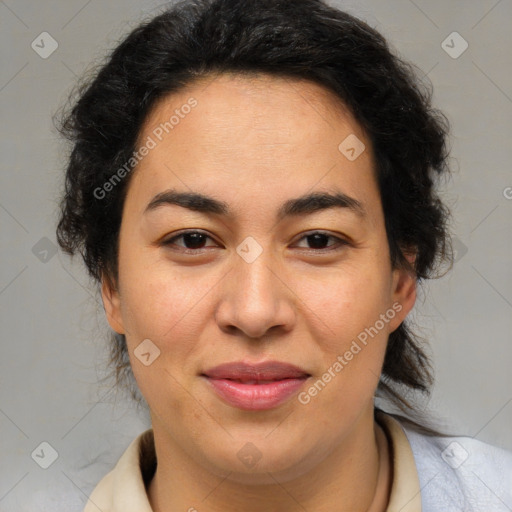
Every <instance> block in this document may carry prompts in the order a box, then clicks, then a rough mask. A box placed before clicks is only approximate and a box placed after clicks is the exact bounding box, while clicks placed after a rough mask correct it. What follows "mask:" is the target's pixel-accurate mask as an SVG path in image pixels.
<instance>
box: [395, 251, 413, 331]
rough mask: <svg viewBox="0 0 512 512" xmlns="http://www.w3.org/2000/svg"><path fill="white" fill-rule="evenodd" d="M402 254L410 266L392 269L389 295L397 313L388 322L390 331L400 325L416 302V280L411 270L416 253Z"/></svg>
mask: <svg viewBox="0 0 512 512" xmlns="http://www.w3.org/2000/svg"><path fill="white" fill-rule="evenodd" d="M404 256H405V258H406V259H407V261H408V262H409V263H410V265H411V267H412V268H411V269H407V268H400V269H394V270H393V280H392V290H391V292H392V294H391V296H392V300H393V305H394V306H393V309H394V310H395V311H396V312H397V313H396V315H395V317H394V318H393V319H392V320H390V322H389V325H390V332H393V331H394V330H396V329H397V328H398V327H399V326H400V324H401V323H402V322H403V321H404V320H405V317H406V316H407V315H408V314H409V312H410V311H411V310H412V308H413V307H414V303H415V302H416V284H417V280H416V274H415V272H414V270H413V269H414V262H415V260H416V253H411V252H407V253H404ZM395 304H396V305H395Z"/></svg>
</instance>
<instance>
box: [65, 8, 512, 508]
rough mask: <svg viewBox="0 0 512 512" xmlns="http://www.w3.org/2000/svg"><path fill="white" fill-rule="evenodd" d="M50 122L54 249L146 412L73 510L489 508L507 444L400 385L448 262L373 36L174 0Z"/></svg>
mask: <svg viewBox="0 0 512 512" xmlns="http://www.w3.org/2000/svg"><path fill="white" fill-rule="evenodd" d="M62 131H63V133H64V134H66V135H67V136H68V137H69V138H70V139H71V141H72V142H73V151H72V153H71V156H70V160H69V164H68V169H67V176H66V192H65V196H64V198H63V202H62V214H61V219H60V223H59V226H58V239H59V243H60V245H61V247H62V248H63V249H64V250H65V251H67V252H68V253H70V254H74V253H76V252H79V253H80V254H82V256H83V258H84V261H85V263H86V265H87V268H88V270H89V272H90V274H91V275H92V276H93V277H94V278H95V279H96V280H97V281H98V283H99V284H100V285H101V291H102V297H103V303H104V307H105V312H106V316H107V319H108V321H109V324H110V326H111V327H112V330H113V332H114V333H115V335H114V337H113V345H112V354H113V361H114V362H115V364H116V365H117V367H116V371H117V372H118V375H122V374H123V372H126V370H128V373H129V372H130V371H132V372H133V376H134V379H135V381H136V384H137V387H138V389H140V392H141V394H142V396H143V397H144V399H145V401H146V402H147V404H148V406H149V410H150V415H151V423H152V428H151V429H149V430H147V431H146V432H144V433H142V434H141V435H140V436H138V437H137V438H136V439H135V440H134V441H133V442H132V444H131V445H130V446H129V448H128V449H127V450H126V452H125V453H124V454H123V456H122V457H121V459H120V460H119V462H118V464H117V465H116V467H115V468H114V469H113V470H112V471H111V472H110V473H109V474H107V475H106V476H105V477H104V478H103V479H102V480H101V481H100V482H99V484H98V486H97V487H96V489H95V490H94V492H93V493H92V495H91V496H90V498H89V501H88V503H87V505H86V508H85V511H86V512H89V511H92V510H101V511H103V512H106V511H111V512H114V511H123V512H131V511H137V512H149V511H157V512H174V511H178V510H189V511H193V510H198V511H200V512H203V511H223V512H229V511H231V510H250V511H270V510H278V509H279V510H287V511H295V510H297V511H299V510H301V511H302V510H308V511H321V510H347V511H370V512H382V511H389V512H395V511H399V510H400V511H402V512H408V511H420V510H422V511H427V512H428V511H437V510H445V511H446V510H461V511H462V510H463V511H465V512H466V511H484V510H485V511H489V510H493V511H498V510H510V509H511V507H512V495H511V488H512V480H511V479H512V455H511V454H510V453H508V452H506V451H504V450H500V449H498V448H496V447H493V446H490V445H487V444H484V443H482V442H480V441H477V440H474V439H471V438H467V437H455V438H453V437H452V438H449V437H446V436H443V435H441V434H440V433H437V432H435V429H434V428H433V427H432V426H429V423H431V422H430V421H429V419H428V418H421V414H419V413H418V412H416V413H415V409H414V404H412V403H410V402H409V401H408V400H407V398H406V395H405V393H406V392H407V391H408V390H410V391H419V392H425V393H428V390H429V387H430V385H431V377H430V371H429V361H428V359H427V358H426V356H425V354H424V352H423V351H422V349H421V348H420V346H419V343H418V340H417V339H416V338H415V337H414V335H413V333H411V332H410V331H409V330H408V328H407V325H406V323H405V319H406V317H407V315H408V313H409V312H410V311H411V309H412V308H413V306H414V302H415V298H416V289H417V285H418V283H419V282H420V281H421V280H422V279H426V278H429V277H432V276H434V275H435V273H436V272H437V271H438V270H439V269H440V267H441V266H442V264H443V263H445V262H448V263H449V262H450V257H451V256H450V254H451V252H450V244H449V238H448V234H447V227H446V226H447V219H448V211H447V209H446V208H445V206H444V205H443V204H442V203H441V201H440V200H439V197H438V195H437V192H436V183H437V180H438V177H439V176H443V175H445V174H446V173H448V169H447V165H446V160H447V150H446V137H447V131H448V126H447V122H446V120H445V118H444V116H443V115H442V114H441V113H440V112H438V111H437V110H435V109H433V108H432V107H431V104H430V96H429V93H428V92H427V91H425V90H423V89H422V88H421V86H420V84H419V83H418V81H417V79H416V78H415V76H414V74H413V72H412V70H411V67H410V66H409V65H407V64H405V63H404V62H402V61H401V60H400V59H398V58H397V57H396V56H394V55H393V54H392V53H391V51H390V50H389V48H388V46H387V44H386V42H385V40H384V39H383V38H382V36H381V35H379V34H378V33H377V32H376V31H375V30H373V29H371V28H370V27H369V26H367V25H366V24H365V23H363V22H362V21H360V20H357V19H355V18H353V17H351V16H349V15H348V14H346V13H343V12H341V11H339V10H336V9H334V8H331V7H329V6H327V5H326V4H324V3H323V2H322V1H320V0H298V1H294V2H288V1H282V0H258V1H256V0H244V1H243V2H242V1H240V0H194V1H186V2H183V3H181V4H179V5H177V6H175V7H172V8H170V9H168V10H167V11H166V12H164V13H163V14H162V15H160V16H158V17H156V18H154V19H152V20H150V21H149V22H147V23H144V24H142V25H140V26H139V27H138V28H136V29H135V30H134V31H133V32H132V33H131V34H130V35H129V36H128V37H127V38H126V39H125V40H124V41H123V42H122V43H121V44H120V45H119V46H118V47H117V48H116V49H115V51H114V52H113V53H112V55H111V56H110V58H109V60H108V62H107V63H106V64H105V65H104V66H103V68H102V69H101V70H100V72H99V73H98V74H97V75H96V76H95V77H94V78H93V80H92V81H91V82H90V83H89V84H88V85H87V86H85V87H84V88H83V89H82V91H81V94H80V97H79V98H78V100H77V102H76V104H75V106H74V107H73V109H72V111H71V112H70V113H69V115H68V117H67V118H66V119H65V121H64V124H63V126H62ZM320 242H322V243H320ZM127 359H129V360H128V361H127ZM376 392H379V393H381V394H383V395H384V396H387V397H388V398H389V399H390V400H391V401H392V402H394V403H395V404H396V405H398V406H399V407H401V408H402V410H403V411H404V412H405V413H406V416H409V418H416V421H412V420H411V419H409V420H407V419H406V417H405V416H404V417H402V416H393V415H390V414H386V413H384V412H383V411H381V410H380V409H378V408H377V407H376V406H375V401H374V398H375V394H376ZM418 418H420V419H418Z"/></svg>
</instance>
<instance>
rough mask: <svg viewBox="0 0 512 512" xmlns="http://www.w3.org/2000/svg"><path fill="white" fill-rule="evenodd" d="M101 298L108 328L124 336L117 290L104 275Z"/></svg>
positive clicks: (119, 298)
mask: <svg viewBox="0 0 512 512" xmlns="http://www.w3.org/2000/svg"><path fill="white" fill-rule="evenodd" d="M101 298H102V299H103V307H104V308H105V314H106V316H107V321H108V323H109V325H110V327H111V328H112V329H113V330H114V331H116V332H117V333H118V334H125V329H124V326H123V318H122V315H121V297H120V295H119V290H118V288H117V287H116V285H115V283H114V282H113V281H112V280H111V279H110V277H108V276H105V275H104V276H103V277H102V279H101Z"/></svg>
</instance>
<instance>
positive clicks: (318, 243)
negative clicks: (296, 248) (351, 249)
mask: <svg viewBox="0 0 512 512" xmlns="http://www.w3.org/2000/svg"><path fill="white" fill-rule="evenodd" d="M329 238H330V239H332V240H334V241H335V243H334V244H331V245H328V246H327V247H325V245H326V244H327V243H328V242H327V241H328V240H329ZM300 240H307V242H308V243H309V244H310V245H312V247H309V249H315V250H322V249H330V248H332V247H333V246H336V245H347V242H346V241H345V240H343V239H342V238H339V237H337V236H333V235H329V234H328V233H323V232H322V231H315V232H313V233H309V234H307V235H305V236H303V237H302V238H301V239H300Z"/></svg>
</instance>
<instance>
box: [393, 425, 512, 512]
mask: <svg viewBox="0 0 512 512" xmlns="http://www.w3.org/2000/svg"><path fill="white" fill-rule="evenodd" d="M401 425H402V428H403V429H404V431H405V434H406V436H407V438H408V440H409V443H410V445H411V449H412V452H413V455H414V459H415V462H416V467H417V471H418V477H419V480H420V487H421V497H422V505H423V512H434V511H437V510H443V511H444V512H451V511H454V512H455V511H457V512H458V511H461V512H484V511H485V512H487V511H491V510H492V511H493V512H502V511H503V512H510V511H511V510H512V452H510V451H507V450H504V449H502V448H499V447H497V446H493V445H491V444H488V443H484V442H482V441H479V440H478V439H474V438H472V437H468V436H458V437H444V436H429V435H426V434H423V433H420V432H418V431H416V430H415V429H414V428H412V427H411V426H409V425H405V424H402V423H401Z"/></svg>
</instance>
